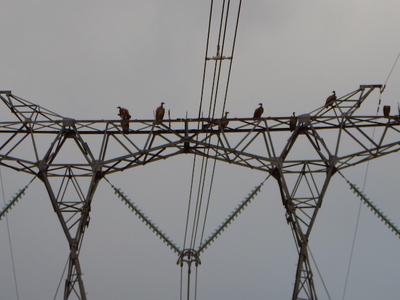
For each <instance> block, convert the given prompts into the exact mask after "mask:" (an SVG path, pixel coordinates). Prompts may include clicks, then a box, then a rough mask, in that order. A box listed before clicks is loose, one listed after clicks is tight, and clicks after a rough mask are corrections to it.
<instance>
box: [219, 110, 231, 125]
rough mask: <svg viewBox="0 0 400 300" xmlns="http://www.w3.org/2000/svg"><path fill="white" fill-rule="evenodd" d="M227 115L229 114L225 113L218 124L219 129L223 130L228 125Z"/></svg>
mask: <svg viewBox="0 0 400 300" xmlns="http://www.w3.org/2000/svg"><path fill="white" fill-rule="evenodd" d="M228 114H229V112H227V111H226V112H225V115H224V117H223V118H222V119H221V122H220V128H221V129H225V128H226V127H227V126H228V124H229V120H228Z"/></svg>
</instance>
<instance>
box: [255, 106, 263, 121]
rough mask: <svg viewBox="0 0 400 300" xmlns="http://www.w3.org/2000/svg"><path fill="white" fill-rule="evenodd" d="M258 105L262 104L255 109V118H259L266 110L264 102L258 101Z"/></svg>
mask: <svg viewBox="0 0 400 300" xmlns="http://www.w3.org/2000/svg"><path fill="white" fill-rule="evenodd" d="M258 105H260V106H259V107H257V108H256V110H255V111H254V114H253V119H254V120H259V119H260V118H261V116H262V114H263V112H264V108H263V106H262V103H258Z"/></svg>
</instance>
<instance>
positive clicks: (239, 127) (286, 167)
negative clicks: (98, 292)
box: [0, 85, 400, 300]
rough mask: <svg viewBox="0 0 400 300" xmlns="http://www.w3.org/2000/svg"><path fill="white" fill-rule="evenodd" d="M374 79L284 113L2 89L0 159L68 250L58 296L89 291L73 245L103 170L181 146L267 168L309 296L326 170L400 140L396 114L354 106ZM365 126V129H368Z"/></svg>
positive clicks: (297, 289) (183, 150) (298, 280)
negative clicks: (74, 107)
mask: <svg viewBox="0 0 400 300" xmlns="http://www.w3.org/2000/svg"><path fill="white" fill-rule="evenodd" d="M382 88H383V87H382V85H361V86H360V87H359V88H358V89H357V90H355V91H353V92H351V93H348V94H346V95H344V96H342V97H341V98H338V99H337V100H336V101H335V102H334V103H333V104H331V105H327V106H322V107H319V108H317V109H315V110H314V111H312V112H311V113H308V114H303V115H299V116H291V117H267V118H261V119H259V120H254V119H252V118H232V119H228V120H225V119H207V118H195V119H190V118H181V119H171V120H164V121H163V122H162V123H161V124H155V123H154V120H130V121H129V126H130V129H129V130H128V131H126V130H122V128H121V121H119V120H76V119H72V118H66V117H63V116H61V115H59V114H57V113H54V112H52V111H50V110H47V109H45V108H43V107H41V106H39V105H36V104H33V103H31V102H29V101H27V100H24V99H21V98H19V97H17V96H15V95H14V94H13V93H11V91H0V101H1V102H2V103H3V104H4V105H5V106H6V107H7V108H8V109H9V111H10V114H9V116H10V120H9V121H2V122H0V165H2V166H4V167H8V168H11V169H13V170H15V171H19V172H24V173H28V174H31V175H33V176H35V177H37V178H39V179H40V180H41V181H42V183H43V184H44V186H45V188H46V190H47V192H48V195H49V198H50V201H51V204H52V206H53V208H54V211H55V213H56V215H57V217H58V220H59V222H60V224H61V226H62V229H63V231H64V234H65V236H66V238H67V241H68V244H69V248H70V253H69V265H68V273H67V277H66V281H65V288H64V299H65V300H66V299H72V298H73V297H75V298H77V299H87V297H86V291H85V287H84V283H83V278H82V270H81V264H80V261H79V252H80V249H81V246H82V241H83V238H84V234H85V229H86V228H87V226H88V225H89V223H90V210H91V204H92V200H93V198H94V195H95V192H96V188H97V186H98V184H99V182H100V181H101V180H102V179H103V178H104V177H105V176H107V175H109V174H112V173H116V172H122V171H126V170H128V169H130V168H134V167H138V166H143V165H146V164H149V163H154V162H157V161H159V160H163V159H167V158H169V157H172V156H176V155H180V154H196V155H199V156H205V157H209V158H212V159H216V160H218V161H222V162H226V163H230V164H235V165H238V166H242V167H246V168H250V169H254V170H258V171H261V172H265V173H269V174H270V175H271V176H272V177H273V178H275V180H276V182H277V184H278V187H279V190H280V194H281V198H282V204H283V206H284V208H285V211H286V216H285V217H286V220H287V222H288V224H289V225H290V228H291V230H292V233H293V236H294V239H295V242H296V246H297V252H298V263H297V269H296V274H295V284H294V288H293V296H292V299H317V294H316V290H315V286H314V280H313V273H312V269H311V265H310V260H309V255H308V243H309V238H310V234H311V232H312V229H313V226H314V224H315V220H316V217H317V214H318V211H319V209H320V208H321V205H322V202H323V199H324V196H325V194H326V191H327V188H328V186H329V183H330V180H331V178H332V177H333V176H334V175H335V174H336V173H337V171H339V170H343V169H346V168H350V167H353V166H355V165H358V164H361V163H364V162H367V161H369V160H372V159H375V158H378V157H382V156H384V155H387V154H390V153H393V152H397V151H399V150H400V117H398V116H356V115H355V113H356V111H357V109H358V108H359V107H360V106H361V105H362V104H363V102H364V101H365V100H366V99H367V97H368V96H369V95H370V94H371V93H372V92H373V91H377V90H378V91H382ZM372 130H373V132H372Z"/></svg>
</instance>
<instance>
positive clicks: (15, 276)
mask: <svg viewBox="0 0 400 300" xmlns="http://www.w3.org/2000/svg"><path fill="white" fill-rule="evenodd" d="M0 183H1V196H2V197H3V202H4V204H5V205H6V197H5V189H4V182H3V175H2V172H1V167H0ZM5 217H6V227H7V235H8V246H9V250H10V257H11V266H12V272H13V280H14V286H15V295H16V297H17V300H19V289H18V280H17V272H16V267H15V258H14V249H13V244H12V239H11V230H10V223H9V221H8V216H7V215H6V216H5Z"/></svg>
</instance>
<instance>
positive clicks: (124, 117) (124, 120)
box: [118, 106, 131, 133]
mask: <svg viewBox="0 0 400 300" xmlns="http://www.w3.org/2000/svg"><path fill="white" fill-rule="evenodd" d="M118 109H119V112H118V116H119V117H120V118H121V127H122V131H123V132H124V133H128V132H129V120H130V119H131V115H130V114H129V111H128V110H127V109H126V108H123V107H121V106H118Z"/></svg>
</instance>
